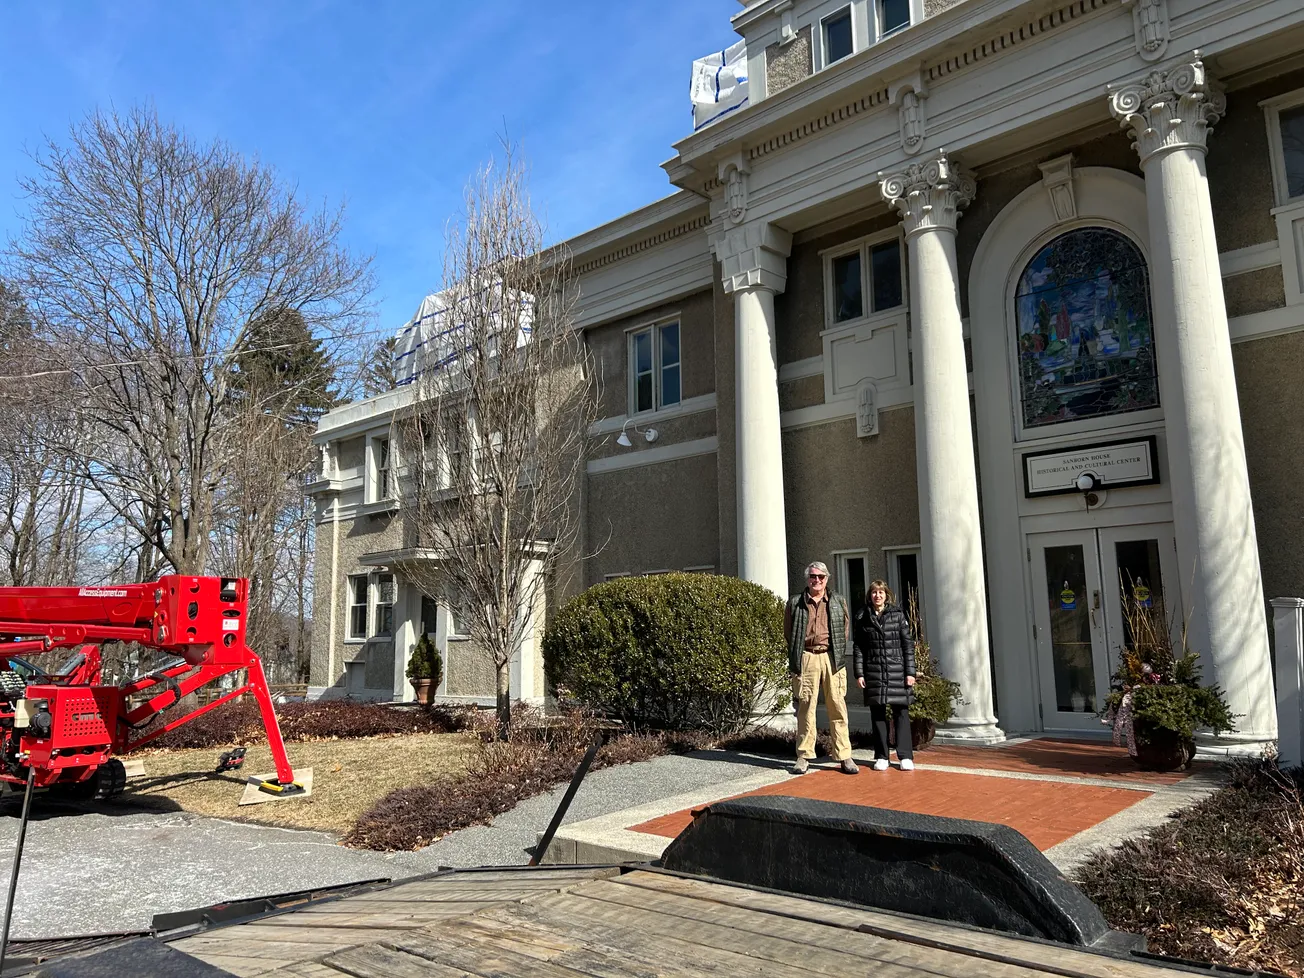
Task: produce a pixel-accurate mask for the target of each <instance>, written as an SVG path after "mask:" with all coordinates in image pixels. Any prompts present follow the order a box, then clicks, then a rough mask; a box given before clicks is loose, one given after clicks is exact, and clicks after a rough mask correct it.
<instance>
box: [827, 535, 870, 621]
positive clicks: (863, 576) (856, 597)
mask: <svg viewBox="0 0 1304 978" xmlns="http://www.w3.org/2000/svg"><path fill="white" fill-rule="evenodd" d="M834 556H835V557H836V558H837V559H836V561H835V562H836V564H837V568H836V574H837V576H836V578H835V579H834V583H835V584H836V586H837V590H838V593H839V594H841V595H842V597H843V599H844V600H845V601H846V602H847V607H848V608H850V609H851V613H852V614H853V615H854V614H856V612H858V611H860V609H861V608H863V607H864V606H865V591H866V590H868V589H869V551H868V550H849V551H846V552H845V553H838V554H835V555H834Z"/></svg>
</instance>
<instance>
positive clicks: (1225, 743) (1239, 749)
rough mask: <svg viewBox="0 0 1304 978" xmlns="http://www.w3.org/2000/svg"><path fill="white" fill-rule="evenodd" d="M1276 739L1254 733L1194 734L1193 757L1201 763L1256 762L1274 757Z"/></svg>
mask: <svg viewBox="0 0 1304 978" xmlns="http://www.w3.org/2000/svg"><path fill="white" fill-rule="evenodd" d="M1276 753H1277V738H1276V737H1272V736H1267V735H1264V734H1254V733H1244V734H1237V733H1222V734H1217V735H1215V734H1210V733H1200V732H1198V731H1197V732H1196V735H1195V756H1196V759H1197V760H1202V761H1229V760H1258V759H1259V758H1262V757H1268V756H1275V755H1276Z"/></svg>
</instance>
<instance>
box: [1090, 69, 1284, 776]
mask: <svg viewBox="0 0 1304 978" xmlns="http://www.w3.org/2000/svg"><path fill="white" fill-rule="evenodd" d="M1226 104H1227V103H1226V99H1225V98H1224V97H1223V95H1222V92H1221V91H1220V90H1219V88H1218V87H1217V86H1216V85H1215V83H1214V82H1213V80H1212V79H1210V78H1209V77H1208V76H1207V74H1206V73H1205V69H1204V65H1203V63H1201V61H1200V60H1199V52H1196V56H1195V59H1194V60H1192V61H1191V62H1189V63H1187V64H1183V65H1179V66H1178V67H1176V68H1173V69H1172V70H1171V71H1167V72H1159V71H1155V72H1151V73H1150V74H1148V75H1146V77H1145V78H1143V79H1142V80H1141V81H1139V82H1137V83H1135V84H1129V85H1124V86H1118V87H1111V91H1110V96H1109V107H1110V111H1111V112H1112V113H1113V114H1114V117H1115V118H1116V119H1118V120H1119V122H1120V123H1122V125H1123V126H1124V128H1126V129H1128V130H1130V131H1131V135H1132V139H1133V140H1134V142H1133V147H1134V148H1135V149H1136V150H1137V152H1138V154H1140V157H1141V169H1142V170H1143V171H1144V172H1145V179H1146V205H1147V209H1148V211H1149V219H1150V241H1151V248H1152V251H1153V255H1152V261H1151V275H1152V284H1153V301H1154V315H1155V324H1154V325H1155V347H1156V353H1157V355H1158V359H1159V392H1160V397H1161V399H1162V402H1163V407H1164V425H1165V428H1166V430H1167V434H1168V439H1167V441H1168V469H1169V474H1170V479H1171V482H1172V496H1173V528H1174V531H1175V535H1176V538H1177V556H1178V564H1179V571H1180V578H1181V593H1182V605H1183V608H1184V610H1185V612H1186V615H1187V638H1188V642H1189V644H1190V647H1191V648H1193V649H1195V650H1196V651H1198V652H1200V653H1201V655H1202V661H1203V664H1204V679H1205V681H1206V682H1217V683H1218V684H1219V685H1221V686H1222V688H1223V691H1224V692H1225V693H1226V694H1227V700H1228V702H1229V703H1230V704H1231V708H1232V712H1233V713H1235V714H1238V715H1239V716H1238V718H1237V721H1236V731H1235V732H1234V733H1231V734H1224V735H1223V736H1222V737H1219V738H1216V740H1214V739H1210V738H1206V739H1205V740H1204V744H1205V745H1206V746H1216V747H1222V748H1225V749H1228V750H1234V751H1238V752H1246V753H1256V752H1258V751H1259V750H1261V749H1262V748H1264V747H1266V746H1267V745H1268V744H1270V743H1271V742H1273V741H1275V739H1276V736H1277V717H1276V711H1275V707H1274V701H1273V692H1272V668H1271V664H1270V659H1269V656H1268V626H1267V618H1266V609H1265V606H1264V602H1263V582H1262V580H1261V578H1260V575H1259V547H1258V541H1257V540H1256V538H1255V533H1254V512H1253V510H1252V509H1251V507H1250V479H1249V474H1248V472H1247V470H1246V466H1245V443H1244V440H1243V437H1242V434H1241V412H1240V405H1239V403H1238V402H1237V398H1236V376H1235V373H1234V371H1233V369H1232V348H1231V338H1230V336H1229V334H1228V332H1227V306H1226V304H1225V301H1224V299H1223V289H1222V272H1221V271H1220V269H1219V267H1218V242H1217V240H1216V239H1215V237H1214V230H1213V208H1212V206H1211V205H1210V201H1209V182H1208V180H1207V178H1206V177H1205V171H1204V157H1205V143H1206V140H1207V139H1208V135H1209V127H1210V126H1212V125H1213V124H1214V123H1215V122H1217V121H1218V119H1219V118H1221V117H1222V114H1223V112H1224V111H1225V109H1226Z"/></svg>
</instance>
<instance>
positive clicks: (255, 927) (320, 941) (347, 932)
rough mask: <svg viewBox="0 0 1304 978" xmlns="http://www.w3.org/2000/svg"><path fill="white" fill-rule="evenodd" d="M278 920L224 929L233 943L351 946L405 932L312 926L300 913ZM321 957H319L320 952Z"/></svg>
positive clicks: (375, 928)
mask: <svg viewBox="0 0 1304 978" xmlns="http://www.w3.org/2000/svg"><path fill="white" fill-rule="evenodd" d="M278 919H279V918H276V917H271V918H268V919H267V920H259V921H254V922H252V923H248V924H237V925H235V926H234V927H230V928H224V929H223V932H224V933H225V934H226V935H227V936H228V939H229V940H230V941H232V942H233V945H234V943H236V942H241V943H248V944H261V943H262V942H264V941H268V942H277V941H290V942H297V943H302V944H316V945H319V946H321V945H327V946H328V947H334V948H343V947H351V946H353V945H355V944H370V943H372V942H373V941H383V940H386V939H387V938H388V937H389V936H391V935H393V936H399V935H401V934H402V933H403V931H402V930H400V929H397V928H389V929H384V928H379V927H326V926H323V925H321V924H320V923H317V922H315V921H314V923H313V924H312V925H311V926H309V925H307V924H304V923H302V918H300V917H298V915H295V916H293V917H289V916H287V917H286V918H285V920H286V922H285V923H274V921H276V920H278ZM296 919H297V920H299V921H300V922H299V923H290V921H293V920H296ZM319 919H320V918H319ZM318 956H319V957H320V953H319V954H318Z"/></svg>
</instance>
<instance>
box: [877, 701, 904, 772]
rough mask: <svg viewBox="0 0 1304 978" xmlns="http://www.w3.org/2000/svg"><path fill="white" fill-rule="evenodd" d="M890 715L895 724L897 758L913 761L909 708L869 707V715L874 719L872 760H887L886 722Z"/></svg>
mask: <svg viewBox="0 0 1304 978" xmlns="http://www.w3.org/2000/svg"><path fill="white" fill-rule="evenodd" d="M889 712H890V713H892V715H893V720H894V722H895V723H896V749H897V758H898V759H900V760H902V761H905V760H914V757H915V752H914V751H913V750H912V749H911V742H910V707H908V706H887V705H884V706H871V707H870V708H869V714H870V716H872V717H873V718H874V760H876V761H877V760H887V759H888V745H887V722H888V713H889Z"/></svg>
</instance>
